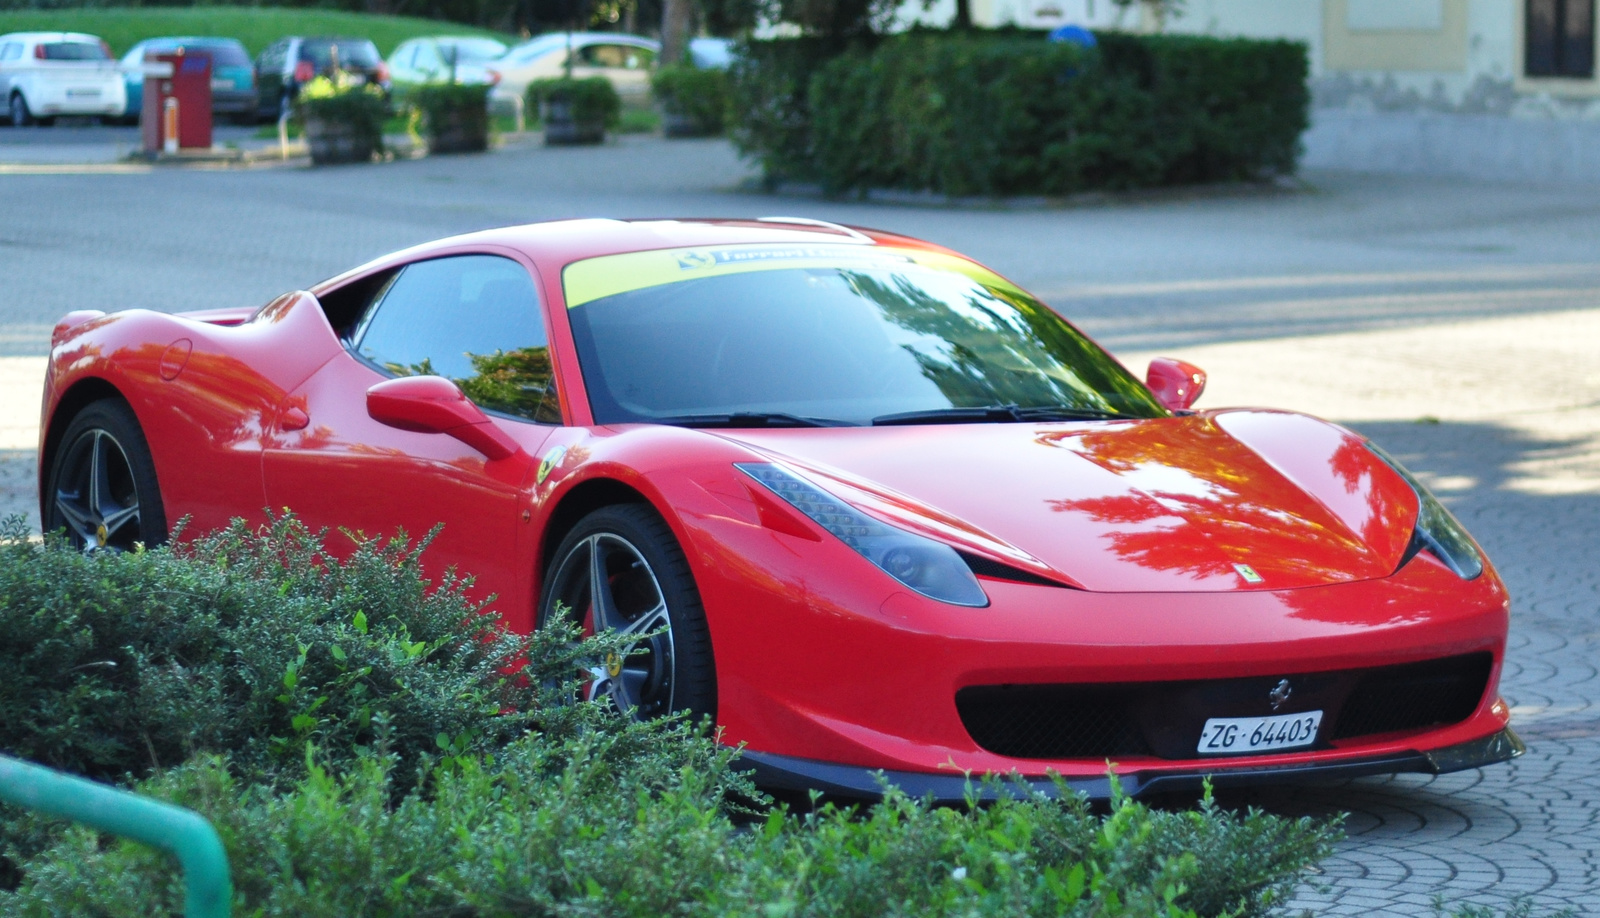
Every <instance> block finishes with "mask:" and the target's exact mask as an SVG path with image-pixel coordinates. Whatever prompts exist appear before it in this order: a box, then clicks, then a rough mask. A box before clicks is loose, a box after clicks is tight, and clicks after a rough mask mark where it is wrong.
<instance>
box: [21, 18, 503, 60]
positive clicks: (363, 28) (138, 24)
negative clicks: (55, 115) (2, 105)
mask: <svg viewBox="0 0 1600 918" xmlns="http://www.w3.org/2000/svg"><path fill="white" fill-rule="evenodd" d="M35 31H39V32H57V31H59V32H88V33H89V34H91V35H97V36H99V37H101V38H103V39H105V40H106V43H107V44H109V45H111V51H112V53H113V54H116V55H118V56H121V55H122V53H123V52H124V51H127V50H128V49H129V48H131V47H133V45H134V44H135V43H136V42H139V41H141V40H143V39H146V38H156V37H159V36H163V35H219V36H224V37H227V38H237V39H239V40H240V41H242V42H244V46H245V47H246V48H248V49H250V53H251V54H252V55H254V54H257V53H259V52H260V51H261V49H262V48H265V47H266V46H267V45H270V44H272V43H273V42H275V41H277V40H278V39H280V38H282V37H283V36H285V35H349V36H354V37H357V38H370V39H372V40H373V41H374V42H376V43H377V45H378V51H379V52H380V53H382V54H383V55H384V56H385V57H387V56H388V55H389V52H391V51H393V50H394V48H395V45H398V44H400V43H401V42H402V41H405V40H406V39H408V38H413V37H416V36H418V35H484V36H487V37H490V38H498V39H500V40H501V41H504V42H506V43H507V44H510V43H513V42H515V40H516V39H514V38H512V37H511V36H507V35H501V34H499V33H497V32H491V31H489V30H487V29H479V28H474V27H472V26H464V25H458V24H456V23H451V22H439V21H436V20H432V19H417V18H415V17H413V16H376V15H367V14H364V13H346V12H341V11H337V10H318V9H285V8H275V7H237V6H202V7H157V6H146V7H134V8H122V9H73V10H15V11H7V12H0V34H5V33H6V32H35Z"/></svg>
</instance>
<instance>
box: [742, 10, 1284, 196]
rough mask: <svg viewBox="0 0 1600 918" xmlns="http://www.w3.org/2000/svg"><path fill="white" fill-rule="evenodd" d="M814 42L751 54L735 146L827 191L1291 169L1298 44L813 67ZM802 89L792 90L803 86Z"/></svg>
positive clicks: (895, 49)
mask: <svg viewBox="0 0 1600 918" xmlns="http://www.w3.org/2000/svg"><path fill="white" fill-rule="evenodd" d="M820 56H821V52H820V50H819V48H818V47H817V45H816V44H815V43H809V44H808V43H806V42H796V41H776V42H764V43H753V44H752V45H751V46H750V47H749V50H748V52H747V55H746V57H745V58H744V59H743V60H742V61H741V63H740V65H739V66H738V67H737V68H736V69H735V71H734V78H735V89H734V99H735V113H736V119H737V123H736V126H735V129H734V131H733V132H732V133H733V137H734V139H735V141H736V142H737V143H738V144H739V145H740V146H741V148H742V149H743V150H744V151H745V152H747V153H749V154H751V155H754V156H755V157H757V159H758V160H759V161H760V162H761V163H762V165H763V166H764V167H765V169H766V170H767V173H768V176H769V177H770V178H794V179H801V180H811V181H818V182H821V183H822V184H823V186H824V187H825V188H826V189H828V190H830V191H835V192H839V191H848V190H860V189H867V188H905V189H914V190H923V189H926V190H932V191H936V192H941V193H945V194H951V195H1005V194H1052V195H1060V194H1071V193H1074V192H1079V191H1086V190H1092V189H1124V188H1138V187H1150V186H1159V185H1173V184H1185V183H1196V182H1218V181H1231V180H1253V179H1260V178H1264V177H1269V176H1272V175H1275V174H1284V173H1289V172H1292V171H1293V170H1294V166H1295V159H1296V156H1297V153H1298V146H1299V137H1300V134H1301V133H1302V132H1303V131H1304V129H1305V128H1306V126H1307V124H1308V107H1309V95H1308V93H1307V90H1306V85H1305V79H1306V57H1305V48H1304V46H1303V45H1300V44H1298V43H1294V42H1285V41H1257V40H1249V39H1214V38H1203V37H1188V36H1132V35H1122V34H1114V33H1112V34H1104V35H1102V36H1101V45H1100V47H1099V48H1096V49H1092V50H1087V51H1086V50H1083V49H1080V48H1078V47H1076V46H1073V45H1067V44H1054V43H1049V42H1043V41H1039V40H1037V39H1032V38H1027V37H1020V36H1018V35H1016V34H1015V33H1011V34H1004V35H984V34H981V33H980V34H976V35H972V36H963V35H960V34H949V33H933V34H930V33H913V34H909V35H904V36H900V37H897V38H893V39H890V40H887V41H884V42H882V43H881V44H879V45H878V46H877V47H876V48H871V49H857V50H854V51H850V52H847V53H845V54H843V55H840V56H838V57H835V58H833V59H832V60H829V61H828V62H827V63H825V64H823V65H822V66H820V67H818V66H817V65H818V58H819V57H820ZM802 85H803V90H802Z"/></svg>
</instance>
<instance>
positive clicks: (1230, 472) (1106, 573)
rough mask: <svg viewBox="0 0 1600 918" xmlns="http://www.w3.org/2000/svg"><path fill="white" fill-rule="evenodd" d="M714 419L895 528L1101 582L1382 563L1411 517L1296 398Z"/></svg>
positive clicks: (1305, 572) (1403, 500) (1141, 582)
mask: <svg viewBox="0 0 1600 918" xmlns="http://www.w3.org/2000/svg"><path fill="white" fill-rule="evenodd" d="M717 434H718V435H720V436H724V437H727V438H728V439H732V440H735V441H738V442H740V443H742V444H744V445H746V446H749V447H753V448H755V449H756V450H757V451H759V452H763V453H765V454H767V455H769V456H771V457H772V458H774V459H777V460H779V461H784V462H787V463H789V464H791V465H793V466H794V467H795V468H797V469H798V470H800V471H802V472H804V473H806V474H807V475H809V476H810V477H812V478H814V479H815V480H816V481H817V483H819V484H821V485H823V486H825V487H828V488H830V489H831V490H834V491H835V492H836V493H838V494H839V496H841V497H843V498H845V499H846V500H850V501H852V502H853V503H855V504H857V505H858V506H860V507H862V508H863V509H865V510H867V511H868V512H872V513H874V514H875V515H877V516H880V517H883V518H885V519H886V520H888V521H890V522H893V523H896V524H897V525H903V526H909V527H910V528H916V529H919V530H921V531H923V532H925V533H927V534H929V535H933V536H935V537H938V538H942V539H944V540H945V541H947V542H952V543H954V544H956V545H957V547H959V548H962V549H964V550H968V551H972V552H974V553H977V554H982V555H987V556H989V557H990V558H991V559H994V560H999V561H1002V562H1004V563H1007V564H1010V565H1012V566H1013V567H1017V568H1020V569H1022V570H1024V571H1029V572H1032V573H1035V574H1039V575H1044V576H1049V577H1052V578H1053V579H1058V580H1065V581H1069V582H1070V583H1072V584H1074V585H1076V586H1079V587H1081V588H1084V589H1088V590H1094V591H1102V592H1171V591H1197V590H1198V591H1235V590H1283V589H1294V588H1298V587H1307V586H1316V585H1321V584H1329V583H1340V582H1348V581H1355V580H1367V579H1373V578H1378V577H1385V576H1388V575H1389V574H1391V573H1393V572H1394V570H1395V569H1396V568H1397V567H1398V566H1399V564H1400V562H1401V560H1402V559H1403V558H1404V553H1405V551H1406V548H1407V546H1408V544H1409V543H1410V540H1411V535H1412V529H1413V527H1414V525H1415V520H1416V514H1417V499H1416V495H1415V494H1414V492H1412V490H1411V489H1410V486H1409V485H1407V484H1406V483H1405V482H1404V480H1402V479H1401V478H1400V477H1399V475H1397V474H1395V473H1394V471H1393V470H1392V469H1390V468H1389V467H1388V466H1387V465H1385V464H1383V463H1382V462H1381V461H1380V460H1378V459H1377V458H1376V457H1375V456H1373V455H1372V453H1371V452H1369V451H1368V450H1367V449H1365V448H1364V446H1363V441H1362V440H1361V438H1359V437H1357V436H1356V435H1355V434H1352V433H1350V432H1349V431H1347V430H1344V429H1343V428H1340V427H1337V426H1335V425H1333V424H1329V423H1327V422H1325V421H1320V420H1317V419H1316V418H1311V417H1307V416H1305V415H1298V414H1291V413H1287V412H1275V411H1253V410H1252V411H1226V412H1219V413H1208V414H1199V415H1190V416H1184V417H1172V418H1160V419H1153V420H1140V421H1113V422H1090V423H1072V424H961V425H955V424H951V425H925V426H915V427H893V428H884V427H879V428H829V429H783V430H731V431H717Z"/></svg>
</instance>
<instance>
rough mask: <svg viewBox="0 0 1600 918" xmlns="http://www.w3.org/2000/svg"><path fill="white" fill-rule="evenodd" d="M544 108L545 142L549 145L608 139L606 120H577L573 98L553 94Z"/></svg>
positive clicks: (597, 141) (600, 141)
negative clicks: (574, 114) (574, 115)
mask: <svg viewBox="0 0 1600 918" xmlns="http://www.w3.org/2000/svg"><path fill="white" fill-rule="evenodd" d="M543 109H544V111H543V112H542V113H541V114H542V117H543V118H544V142H545V143H546V144H547V145H565V144H580V143H602V142H604V141H605V139H606V123H605V121H604V120H603V119H595V120H586V121H578V120H576V119H575V118H574V117H573V106H572V100H571V99H567V98H564V97H562V96H553V97H551V98H549V99H546V100H545V102H544V105H543Z"/></svg>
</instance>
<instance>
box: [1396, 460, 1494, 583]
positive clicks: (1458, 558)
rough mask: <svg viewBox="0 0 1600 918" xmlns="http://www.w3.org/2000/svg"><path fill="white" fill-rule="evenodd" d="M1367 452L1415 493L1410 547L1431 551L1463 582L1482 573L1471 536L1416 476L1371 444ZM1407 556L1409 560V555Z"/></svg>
mask: <svg viewBox="0 0 1600 918" xmlns="http://www.w3.org/2000/svg"><path fill="white" fill-rule="evenodd" d="M1367 449H1369V450H1371V451H1372V454H1373V455H1374V456H1377V457H1378V458H1379V459H1382V460H1383V461H1384V462H1386V463H1388V465H1389V468H1391V469H1394V470H1395V471H1396V472H1398V473H1400V477H1401V478H1404V479H1405V480H1406V484H1408V485H1410V486H1411V490H1413V491H1415V492H1417V531H1416V533H1415V534H1414V535H1413V536H1412V537H1411V538H1412V544H1413V546H1415V547H1417V548H1423V549H1426V550H1428V551H1430V552H1432V553H1433V555H1434V557H1436V558H1438V559H1439V560H1440V561H1443V562H1444V565H1445V567H1448V568H1450V569H1451V570H1453V571H1455V572H1456V574H1457V576H1459V577H1461V579H1463V580H1471V579H1472V578H1474V577H1476V576H1478V575H1479V574H1481V573H1483V556H1482V555H1480V554H1478V548H1477V546H1475V545H1473V544H1472V537H1471V536H1468V535H1467V530H1466V529H1465V528H1464V527H1463V526H1462V525H1461V523H1460V521H1458V520H1457V519H1456V518H1455V517H1454V516H1453V515H1451V513H1450V511H1449V510H1446V509H1445V508H1444V504H1441V503H1439V499H1438V498H1437V497H1434V496H1433V494H1432V493H1431V492H1430V491H1429V490H1428V489H1427V488H1426V487H1425V486H1424V485H1423V484H1422V482H1420V481H1418V480H1417V479H1416V476H1414V475H1412V474H1411V473H1410V472H1408V471H1406V467H1405V466H1403V465H1401V464H1400V462H1399V460H1397V459H1395V458H1394V457H1393V456H1391V455H1389V454H1388V453H1386V452H1384V451H1383V450H1381V449H1379V448H1378V447H1377V446H1376V445H1374V444H1372V443H1368V444H1367ZM1413 553H1414V552H1413ZM1407 557H1410V553H1408V554H1407Z"/></svg>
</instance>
